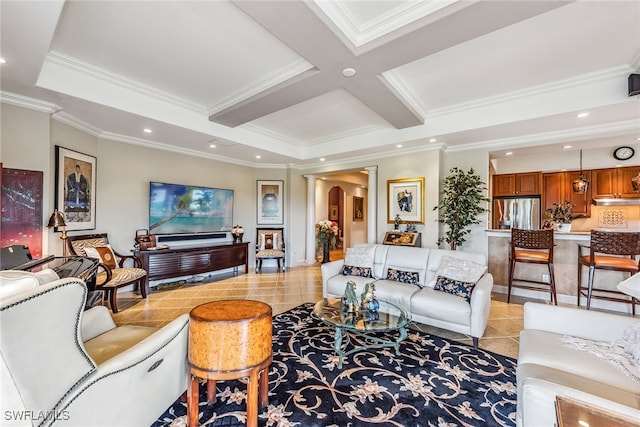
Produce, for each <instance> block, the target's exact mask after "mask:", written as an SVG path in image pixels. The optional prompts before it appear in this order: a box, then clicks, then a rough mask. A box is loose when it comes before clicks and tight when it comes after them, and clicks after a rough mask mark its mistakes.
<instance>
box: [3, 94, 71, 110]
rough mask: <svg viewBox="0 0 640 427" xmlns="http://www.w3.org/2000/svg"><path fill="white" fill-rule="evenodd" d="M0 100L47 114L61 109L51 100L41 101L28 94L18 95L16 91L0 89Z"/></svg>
mask: <svg viewBox="0 0 640 427" xmlns="http://www.w3.org/2000/svg"><path fill="white" fill-rule="evenodd" d="M0 102H1V103H4V104H9V105H14V106H16V107H22V108H27V109H29V110H34V111H39V112H41V113H47V114H55V113H57V112H58V111H60V110H62V107H61V106H59V105H57V104H54V103H52V102H47V101H41V100H39V99H36V98H30V97H28V96H23V95H18V94H17V93H12V92H6V91H2V90H0Z"/></svg>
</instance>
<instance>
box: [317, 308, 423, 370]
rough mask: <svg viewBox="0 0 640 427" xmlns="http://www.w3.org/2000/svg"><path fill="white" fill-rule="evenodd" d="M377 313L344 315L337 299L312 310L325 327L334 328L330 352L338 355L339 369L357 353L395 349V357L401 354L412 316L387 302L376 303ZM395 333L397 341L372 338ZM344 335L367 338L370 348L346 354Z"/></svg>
mask: <svg viewBox="0 0 640 427" xmlns="http://www.w3.org/2000/svg"><path fill="white" fill-rule="evenodd" d="M378 302H379V303H380V310H379V311H378V312H376V313H370V312H369V311H367V310H360V311H358V312H357V313H347V312H346V311H344V310H343V308H342V300H341V299H340V298H324V299H322V300H321V301H318V302H317V303H316V305H315V307H314V308H313V315H314V316H315V317H317V318H318V319H320V320H321V321H323V322H324V323H326V324H329V325H331V326H334V327H335V335H334V339H335V342H334V345H333V348H334V349H335V351H336V354H337V355H338V368H340V369H342V360H343V358H344V356H348V355H349V354H351V353H355V352H356V351H360V350H366V349H370V348H380V347H394V348H395V350H396V354H398V355H399V354H400V343H401V342H402V341H403V340H404V339H405V338H407V329H406V326H407V325H408V324H409V322H410V321H411V315H410V314H409V313H408V312H407V311H406V310H405V309H403V308H402V307H398V306H397V305H395V304H392V303H390V302H386V301H381V300H378ZM393 331H398V335H399V336H398V339H396V340H395V341H392V340H387V339H384V338H380V337H378V336H375V335H374V334H375V333H376V332H393ZM346 332H350V333H353V334H355V335H358V336H360V337H363V338H366V339H367V340H368V341H370V342H372V344H367V345H362V346H357V347H355V348H353V349H351V350H349V351H347V352H345V351H343V349H342V337H343V336H344V334H345V333H346Z"/></svg>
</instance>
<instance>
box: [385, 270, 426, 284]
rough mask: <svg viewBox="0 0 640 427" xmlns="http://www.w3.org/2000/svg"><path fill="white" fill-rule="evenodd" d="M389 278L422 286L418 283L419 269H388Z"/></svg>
mask: <svg viewBox="0 0 640 427" xmlns="http://www.w3.org/2000/svg"><path fill="white" fill-rule="evenodd" d="M387 280H394V281H396V282H402V283H409V284H411V285H416V286H418V287H421V286H420V285H419V284H418V281H419V280H420V275H419V274H418V272H417V271H402V270H396V269H395V268H388V269H387Z"/></svg>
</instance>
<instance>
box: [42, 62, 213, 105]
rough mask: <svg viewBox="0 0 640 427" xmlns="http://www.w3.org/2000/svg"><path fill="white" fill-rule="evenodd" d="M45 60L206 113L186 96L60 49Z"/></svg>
mask: <svg viewBox="0 0 640 427" xmlns="http://www.w3.org/2000/svg"><path fill="white" fill-rule="evenodd" d="M45 61H48V62H51V63H53V64H56V65H60V66H62V67H65V68H69V69H71V70H73V71H75V72H77V73H81V74H86V75H90V76H92V77H94V78H97V79H99V80H102V81H105V82H108V83H110V84H114V85H117V86H120V87H123V88H126V89H128V90H131V91H133V92H137V93H140V94H142V95H145V96H150V97H152V98H156V99H158V100H160V101H163V102H167V103H170V104H174V105H177V106H180V107H182V108H186V109H188V110H191V111H194V112H196V113H198V114H205V113H206V109H205V108H204V107H203V106H202V105H200V104H197V103H194V102H191V101H188V100H186V99H184V98H181V97H179V96H175V95H172V94H170V93H168V92H164V91H161V90H158V89H156V88H154V87H151V86H147V85H145V84H142V83H140V82H137V81H135V80H132V79H128V78H126V77H123V76H121V75H118V74H115V73H112V72H110V71H107V70H105V69H103V68H100V67H96V66H94V65H91V64H88V63H86V62H83V61H80V60H78V59H76V58H73V57H71V56H68V55H65V54H63V53H61V52H58V51H55V50H54V51H51V52H49V53H48V54H47V57H46V59H45Z"/></svg>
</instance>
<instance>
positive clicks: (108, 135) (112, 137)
mask: <svg viewBox="0 0 640 427" xmlns="http://www.w3.org/2000/svg"><path fill="white" fill-rule="evenodd" d="M98 137H99V138H100V139H105V140H109V141H116V142H121V143H124V144H131V145H137V146H139V147H144V148H150V149H155V150H163V151H169V152H172V153H178V154H185V155H188V156H194V157H201V158H205V159H210V160H217V161H219V162H224V163H230V164H235V165H239V166H246V167H250V168H260V167H263V168H271V169H281V168H283V167H285V166H283V165H280V164H263V163H255V162H247V161H243V160H238V159H233V158H230V157H225V156H220V155H217V154H211V153H205V152H202V151H197V150H191V149H188V148H181V147H176V146H174V145H169V144H164V143H162V142H157V141H151V140H148V139H143V138H134V137H130V136H127V135H121V134H117V133H113V132H102V133H101V134H100V135H98Z"/></svg>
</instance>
